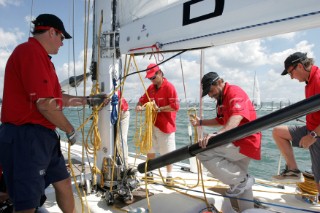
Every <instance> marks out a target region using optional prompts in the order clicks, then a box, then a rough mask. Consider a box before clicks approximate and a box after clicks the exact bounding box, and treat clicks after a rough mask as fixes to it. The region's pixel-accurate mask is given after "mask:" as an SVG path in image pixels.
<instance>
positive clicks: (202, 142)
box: [198, 132, 218, 148]
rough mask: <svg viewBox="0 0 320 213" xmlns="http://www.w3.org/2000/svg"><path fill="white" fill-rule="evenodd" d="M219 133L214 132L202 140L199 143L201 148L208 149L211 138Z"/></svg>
mask: <svg viewBox="0 0 320 213" xmlns="http://www.w3.org/2000/svg"><path fill="white" fill-rule="evenodd" d="M217 134H218V133H217V132H214V133H212V134H207V135H206V136H205V137H204V138H201V139H200V140H199V141H198V143H199V146H200V147H201V148H206V147H207V144H208V141H209V139H210V138H212V137H214V136H216V135H217Z"/></svg>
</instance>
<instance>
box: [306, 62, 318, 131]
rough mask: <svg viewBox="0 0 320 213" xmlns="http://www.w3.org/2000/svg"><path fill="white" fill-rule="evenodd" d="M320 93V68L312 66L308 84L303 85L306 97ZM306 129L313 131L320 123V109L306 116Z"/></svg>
mask: <svg viewBox="0 0 320 213" xmlns="http://www.w3.org/2000/svg"><path fill="white" fill-rule="evenodd" d="M317 94H320V69H319V68H318V67H317V66H312V68H311V72H310V76H309V81H308V84H307V85H306V87H305V95H306V98H310V97H311V96H314V95H317ZM306 121H307V129H308V130H310V131H313V130H314V129H315V128H317V126H319V125H320V111H316V112H313V113H310V114H308V115H307V116H306Z"/></svg>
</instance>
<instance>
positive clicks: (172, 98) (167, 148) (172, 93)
mask: <svg viewBox="0 0 320 213" xmlns="http://www.w3.org/2000/svg"><path fill="white" fill-rule="evenodd" d="M146 78H148V79H149V80H150V81H151V82H152V84H151V85H150V86H149V87H148V89H147V93H148V96H149V98H150V101H154V102H155V104H156V107H157V109H156V110H157V111H158V114H157V119H156V122H155V124H154V126H153V129H152V149H151V150H150V151H149V153H148V154H147V157H148V159H153V158H155V155H156V152H157V153H160V154H161V155H163V154H166V153H168V152H172V151H173V150H175V149H176V144H175V131H176V113H177V111H178V110H179V99H178V95H177V91H176V89H175V87H174V86H173V85H172V84H171V83H170V82H169V81H168V80H167V79H166V78H164V77H163V72H162V70H161V69H160V68H159V67H158V65H156V64H149V66H148V67H147V75H146ZM148 96H147V94H146V93H145V94H144V95H143V96H141V97H140V99H139V102H138V103H137V106H136V111H141V110H142V109H143V108H142V106H143V105H144V104H145V103H147V102H148V101H149V99H148ZM150 175H151V174H149V176H150ZM166 181H167V183H168V184H172V165H167V178H166Z"/></svg>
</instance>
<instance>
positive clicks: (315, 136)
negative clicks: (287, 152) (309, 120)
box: [310, 131, 320, 138]
mask: <svg viewBox="0 0 320 213" xmlns="http://www.w3.org/2000/svg"><path fill="white" fill-rule="evenodd" d="M310 135H311V137H313V138H320V136H318V134H317V133H316V132H315V131H311V132H310Z"/></svg>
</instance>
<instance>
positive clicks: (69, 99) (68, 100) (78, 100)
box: [62, 94, 88, 107]
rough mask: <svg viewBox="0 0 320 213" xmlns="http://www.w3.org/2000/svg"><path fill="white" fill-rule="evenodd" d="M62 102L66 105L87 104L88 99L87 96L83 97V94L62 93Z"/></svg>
mask: <svg viewBox="0 0 320 213" xmlns="http://www.w3.org/2000/svg"><path fill="white" fill-rule="evenodd" d="M62 102H63V106H65V107H69V106H84V105H86V104H87V102H88V99H87V97H83V96H82V97H81V96H73V95H67V94H62Z"/></svg>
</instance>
